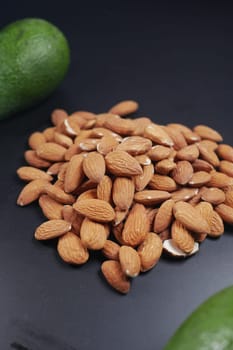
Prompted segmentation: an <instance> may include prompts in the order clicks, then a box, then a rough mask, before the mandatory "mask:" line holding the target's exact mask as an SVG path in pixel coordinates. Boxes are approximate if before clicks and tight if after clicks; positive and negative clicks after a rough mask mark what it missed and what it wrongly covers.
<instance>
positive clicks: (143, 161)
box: [134, 154, 151, 165]
mask: <svg viewBox="0 0 233 350" xmlns="http://www.w3.org/2000/svg"><path fill="white" fill-rule="evenodd" d="M134 158H135V159H136V160H137V161H138V163H139V164H140V165H150V164H151V159H150V158H149V157H148V156H147V155H146V154H139V155H138V156H135V157H134Z"/></svg>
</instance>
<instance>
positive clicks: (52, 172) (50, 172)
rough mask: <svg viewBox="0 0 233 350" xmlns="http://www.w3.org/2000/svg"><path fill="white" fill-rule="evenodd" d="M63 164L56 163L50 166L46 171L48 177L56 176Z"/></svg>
mask: <svg viewBox="0 0 233 350" xmlns="http://www.w3.org/2000/svg"><path fill="white" fill-rule="evenodd" d="M63 164H65V162H56V163H53V164H52V165H50V167H49V168H48V169H47V174H48V175H57V174H58V173H59V171H60V169H61V167H62V166H63Z"/></svg>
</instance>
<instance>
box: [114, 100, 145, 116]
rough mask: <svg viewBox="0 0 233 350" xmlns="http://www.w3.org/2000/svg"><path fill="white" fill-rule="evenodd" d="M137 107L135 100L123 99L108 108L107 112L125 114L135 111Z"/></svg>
mask: <svg viewBox="0 0 233 350" xmlns="http://www.w3.org/2000/svg"><path fill="white" fill-rule="evenodd" d="M138 108H139V105H138V103H137V102H136V101H133V100H125V101H121V102H118V103H117V104H116V105H114V106H113V107H111V108H110V110H109V113H113V114H118V115H120V116H125V115H127V114H131V113H135V112H136V111H137V110H138Z"/></svg>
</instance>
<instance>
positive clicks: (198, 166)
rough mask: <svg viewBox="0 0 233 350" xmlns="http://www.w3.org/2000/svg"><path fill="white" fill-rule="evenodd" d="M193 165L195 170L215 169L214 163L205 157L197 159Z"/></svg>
mask: <svg viewBox="0 0 233 350" xmlns="http://www.w3.org/2000/svg"><path fill="white" fill-rule="evenodd" d="M192 167H193V170H194V171H207V172H208V173H209V172H210V171H212V170H213V169H214V167H213V165H211V164H210V163H208V162H207V161H206V160H203V159H196V160H195V161H194V162H193V163H192Z"/></svg>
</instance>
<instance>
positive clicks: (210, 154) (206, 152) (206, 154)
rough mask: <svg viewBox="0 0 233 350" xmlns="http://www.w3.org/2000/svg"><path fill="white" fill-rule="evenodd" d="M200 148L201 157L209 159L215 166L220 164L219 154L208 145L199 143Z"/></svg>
mask: <svg viewBox="0 0 233 350" xmlns="http://www.w3.org/2000/svg"><path fill="white" fill-rule="evenodd" d="M198 148H199V152H200V155H201V157H202V158H203V159H204V160H205V161H207V162H208V163H210V164H211V165H213V166H214V167H217V166H219V159H218V156H217V154H216V153H215V152H214V151H211V150H210V149H208V148H207V147H206V146H204V145H203V144H201V143H199V144H198Z"/></svg>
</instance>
